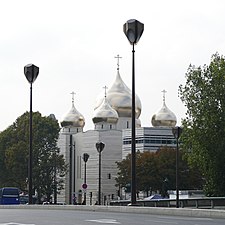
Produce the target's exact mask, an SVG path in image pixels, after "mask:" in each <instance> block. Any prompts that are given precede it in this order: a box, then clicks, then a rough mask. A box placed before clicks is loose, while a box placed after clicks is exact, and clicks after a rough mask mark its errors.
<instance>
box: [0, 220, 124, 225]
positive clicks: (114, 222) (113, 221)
mask: <svg viewBox="0 0 225 225" xmlns="http://www.w3.org/2000/svg"><path fill="white" fill-rule="evenodd" d="M85 221H88V222H95V223H113V224H120V222H118V221H116V220H114V219H99V220H85ZM0 225H1V224H0Z"/></svg>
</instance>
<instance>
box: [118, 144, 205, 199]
mask: <svg viewBox="0 0 225 225" xmlns="http://www.w3.org/2000/svg"><path fill="white" fill-rule="evenodd" d="M136 158H137V162H136V180H137V182H136V183H137V191H143V192H146V193H147V195H151V193H152V192H158V191H159V192H160V193H161V194H162V195H166V190H175V189H176V149H173V148H169V147H162V148H161V149H160V150H158V151H157V152H150V151H145V152H142V153H140V152H137V156H136ZM179 161H180V163H179V178H180V179H179V180H180V183H179V187H180V189H185V190H187V189H198V188H201V187H202V179H201V174H200V173H199V171H198V170H197V169H196V168H190V167H189V166H188V163H187V161H186V160H185V159H183V154H182V152H181V151H180V153H179ZM117 166H118V169H119V172H118V178H117V179H116V181H117V183H118V186H120V187H124V188H126V187H127V184H130V182H131V155H130V154H129V155H127V157H126V158H125V159H123V160H122V161H121V162H117Z"/></svg>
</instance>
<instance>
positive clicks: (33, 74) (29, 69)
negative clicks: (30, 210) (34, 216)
mask: <svg viewBox="0 0 225 225" xmlns="http://www.w3.org/2000/svg"><path fill="white" fill-rule="evenodd" d="M38 73H39V67H37V66H35V65H34V64H28V65H26V66H25V67H24V74H25V76H26V78H27V80H28V82H29V83H30V141H29V142H30V143H29V144H30V148H29V161H28V184H29V188H28V189H29V190H28V194H29V204H32V203H33V199H32V195H33V193H32V186H33V184H32V161H33V154H32V152H33V150H32V142H33V133H32V84H33V82H34V81H35V80H36V78H37V76H38Z"/></svg>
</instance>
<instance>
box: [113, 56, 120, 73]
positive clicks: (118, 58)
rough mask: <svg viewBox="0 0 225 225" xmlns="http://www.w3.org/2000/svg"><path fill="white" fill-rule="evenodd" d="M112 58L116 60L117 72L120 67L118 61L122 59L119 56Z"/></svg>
mask: <svg viewBox="0 0 225 225" xmlns="http://www.w3.org/2000/svg"><path fill="white" fill-rule="evenodd" d="M114 58H116V59H117V70H119V67H120V59H122V57H120V56H119V55H117V56H115V57H114Z"/></svg>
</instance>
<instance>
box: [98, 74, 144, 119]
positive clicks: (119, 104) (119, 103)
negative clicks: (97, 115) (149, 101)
mask: <svg viewBox="0 0 225 225" xmlns="http://www.w3.org/2000/svg"><path fill="white" fill-rule="evenodd" d="M107 99H108V102H109V104H110V105H111V106H112V108H113V109H115V110H116V111H117V113H118V115H119V117H131V113H132V94H131V90H130V89H129V88H128V87H127V86H126V84H125V83H124V82H123V80H122V78H121V76H120V73H119V70H117V76H116V80H115V81H114V83H113V84H112V86H111V87H110V88H109V90H108V91H107ZM102 102H103V98H102V97H100V98H98V99H97V100H96V105H95V109H97V108H98V107H99V106H100V105H101V103H102ZM135 107H136V118H139V116H140V114H141V101H140V99H139V97H138V96H137V95H136V96H135Z"/></svg>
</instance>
